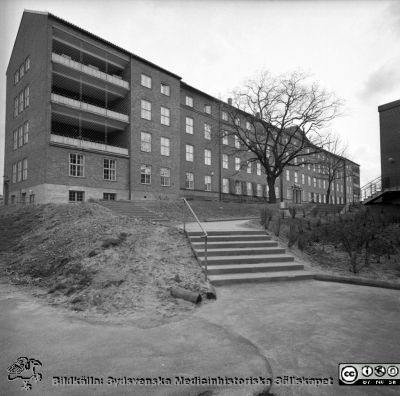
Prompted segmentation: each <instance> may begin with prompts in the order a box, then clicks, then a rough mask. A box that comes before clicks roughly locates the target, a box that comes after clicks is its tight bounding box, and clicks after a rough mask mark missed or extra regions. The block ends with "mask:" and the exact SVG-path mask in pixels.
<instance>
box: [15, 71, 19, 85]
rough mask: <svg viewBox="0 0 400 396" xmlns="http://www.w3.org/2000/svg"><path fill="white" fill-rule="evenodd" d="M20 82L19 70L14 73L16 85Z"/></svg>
mask: <svg viewBox="0 0 400 396" xmlns="http://www.w3.org/2000/svg"><path fill="white" fill-rule="evenodd" d="M18 82H19V70H17V71H16V72H15V73H14V85H17V84H18Z"/></svg>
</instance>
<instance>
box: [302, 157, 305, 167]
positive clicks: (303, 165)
mask: <svg viewBox="0 0 400 396" xmlns="http://www.w3.org/2000/svg"><path fill="white" fill-rule="evenodd" d="M301 162H302V164H301V166H302V167H303V168H304V167H305V164H304V158H303V157H302V158H301Z"/></svg>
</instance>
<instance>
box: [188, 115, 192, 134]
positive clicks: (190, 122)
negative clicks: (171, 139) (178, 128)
mask: <svg viewBox="0 0 400 396" xmlns="http://www.w3.org/2000/svg"><path fill="white" fill-rule="evenodd" d="M186 133H190V134H191V135H193V118H191V117H186Z"/></svg>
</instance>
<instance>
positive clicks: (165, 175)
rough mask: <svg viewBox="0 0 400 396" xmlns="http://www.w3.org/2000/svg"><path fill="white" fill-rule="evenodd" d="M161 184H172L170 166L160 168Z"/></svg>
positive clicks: (167, 185) (165, 185)
mask: <svg viewBox="0 0 400 396" xmlns="http://www.w3.org/2000/svg"><path fill="white" fill-rule="evenodd" d="M160 178H161V185H162V186H163V187H169V186H170V185H171V170H170V169H169V168H161V169H160Z"/></svg>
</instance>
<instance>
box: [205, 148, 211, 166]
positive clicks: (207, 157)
mask: <svg viewBox="0 0 400 396" xmlns="http://www.w3.org/2000/svg"><path fill="white" fill-rule="evenodd" d="M204 164H205V165H211V150H207V149H205V150H204Z"/></svg>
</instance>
